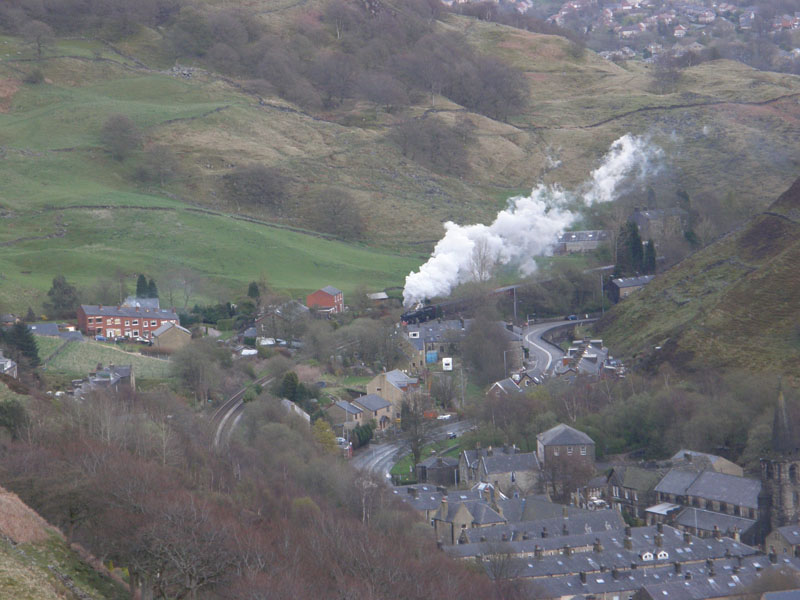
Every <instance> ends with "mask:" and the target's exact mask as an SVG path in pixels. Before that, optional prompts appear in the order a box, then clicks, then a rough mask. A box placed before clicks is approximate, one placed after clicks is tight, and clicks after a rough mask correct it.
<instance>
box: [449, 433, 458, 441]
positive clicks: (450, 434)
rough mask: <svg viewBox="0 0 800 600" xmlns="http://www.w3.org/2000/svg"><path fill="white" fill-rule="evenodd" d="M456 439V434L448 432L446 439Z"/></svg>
mask: <svg viewBox="0 0 800 600" xmlns="http://www.w3.org/2000/svg"><path fill="white" fill-rule="evenodd" d="M457 437H458V434H457V433H456V432H455V431H448V432H447V439H448V440H454V439H456V438H457Z"/></svg>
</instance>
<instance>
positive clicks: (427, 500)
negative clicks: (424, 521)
mask: <svg viewBox="0 0 800 600" xmlns="http://www.w3.org/2000/svg"><path fill="white" fill-rule="evenodd" d="M412 489H413V490H416V492H417V497H416V498H415V497H414V495H413V494H411V493H410V490H412ZM392 493H393V494H395V496H396V497H397V498H399V499H400V500H402V501H403V502H404V503H406V504H408V505H409V506H411V507H412V508H414V509H416V510H436V509H437V508H439V506H440V505H441V503H442V496H443V494H442V493H441V492H440V491H438V490H437V488H436V486H434V485H430V484H413V485H401V486H397V487H395V488H392ZM447 498H448V501H449V502H453V501H458V502H461V501H464V500H480V499H481V495H480V492H476V491H466V490H462V491H458V492H450V493H449V494H448V496H447Z"/></svg>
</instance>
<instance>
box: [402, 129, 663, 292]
mask: <svg viewBox="0 0 800 600" xmlns="http://www.w3.org/2000/svg"><path fill="white" fill-rule="evenodd" d="M662 156H663V152H662V151H661V149H660V148H658V147H656V146H653V145H651V144H650V142H649V141H648V140H646V139H645V138H642V137H637V136H632V135H630V134H626V135H624V136H622V137H621V138H619V139H618V140H616V141H614V143H612V144H611V147H610V148H609V151H608V152H607V153H606V155H605V156H604V157H603V160H602V162H601V164H600V166H599V167H597V168H596V169H595V170H594V171H592V172H591V174H590V176H589V179H588V180H587V181H586V182H585V183H584V184H583V185H582V186H580V188H579V189H578V190H576V191H575V192H569V191H565V190H562V189H561V188H560V187H558V186H548V185H543V184H540V185H538V186H536V187H535V188H533V190H532V191H531V194H530V196H516V197H514V198H509V200H508V207H507V208H506V209H505V210H502V211H500V212H499V213H498V214H497V217H496V218H495V220H494V222H493V223H492V224H491V225H483V224H476V225H457V224H456V223H453V222H452V221H448V222H446V223H445V224H444V228H445V235H444V237H443V238H442V239H441V240H439V242H438V243H437V244H436V247H435V248H434V250H433V254H432V255H431V257H430V258H429V259H428V262H426V263H425V264H424V265H422V266H421V267H420V269H419V271H417V272H416V273H413V272H412V273H409V275H408V276H407V277H406V284H405V289H404V290H403V304H404V305H405V306H411V305H412V304H415V303H417V302H420V301H422V300H424V299H426V298H435V297H437V296H446V295H448V294H449V293H450V291H451V290H452V289H453V288H454V287H455V286H456V285H458V284H459V283H463V282H465V281H470V280H475V279H482V278H483V275H484V274H485V272H484V266H485V264H486V263H487V262H492V263H495V262H496V263H499V264H503V265H507V264H511V263H517V264H518V265H519V270H520V272H521V273H522V274H524V275H528V274H530V273H532V272H533V271H535V270H536V263H535V261H534V257H536V256H542V255H545V254H548V253H549V252H550V251H551V250H552V247H553V244H554V243H555V241H556V239H557V237H558V236H559V235H560V234H561V233H563V232H564V230H565V229H566V228H567V227H568V226H569V225H570V224H571V223H572V222H574V221H575V219H576V217H577V215H576V214H575V213H573V212H572V211H571V210H569V208H568V204H569V203H570V202H572V201H574V200H576V199H577V200H579V201H581V202H582V203H583V204H584V205H586V206H589V205H591V204H594V203H595V202H609V201H610V200H613V199H614V198H615V197H616V194H617V192H618V189H619V187H620V186H621V184H622V183H623V181H625V180H626V179H627V178H629V177H634V178H636V179H638V180H641V179H643V178H644V177H645V176H646V175H647V174H648V173H649V172H651V171H652V168H653V163H654V162H655V161H657V160H658V159H660V158H661V157H662ZM487 259H488V261H487Z"/></svg>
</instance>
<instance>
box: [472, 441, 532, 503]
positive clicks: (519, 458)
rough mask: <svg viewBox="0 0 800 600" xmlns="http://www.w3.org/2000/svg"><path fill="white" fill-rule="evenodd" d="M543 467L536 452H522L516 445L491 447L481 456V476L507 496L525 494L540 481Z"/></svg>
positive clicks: (481, 478) (482, 479)
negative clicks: (541, 467)
mask: <svg viewBox="0 0 800 600" xmlns="http://www.w3.org/2000/svg"><path fill="white" fill-rule="evenodd" d="M540 474H541V469H540V468H539V460H538V458H537V457H536V453H535V452H526V453H521V452H519V451H518V450H517V448H516V446H510V447H509V446H505V447H503V448H502V450H501V449H500V448H498V449H497V450H494V449H491V448H490V449H489V450H488V451H487V453H486V455H485V456H482V457H481V458H480V465H479V476H480V480H481V481H483V482H484V483H491V484H494V486H495V488H496V489H497V490H498V491H500V492H501V493H503V494H505V495H506V496H514V495H524V494H526V493H528V492H530V491H532V490H533V489H534V488H535V487H536V485H537V484H538V483H539V477H540Z"/></svg>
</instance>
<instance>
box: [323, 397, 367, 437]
mask: <svg viewBox="0 0 800 600" xmlns="http://www.w3.org/2000/svg"><path fill="white" fill-rule="evenodd" d="M327 412H328V418H330V420H331V422H332V423H333V425H334V427H337V428H338V427H341V428H342V429H347V430H352V429H355V428H356V426H358V425H363V424H364V422H365V421H364V411H363V410H362V409H360V408H359V407H358V406H355V405H354V404H351V403H350V402H344V401H343V400H339V401H337V402H334V403H333V404H332V405H331V406H329V407H328V409H327Z"/></svg>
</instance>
